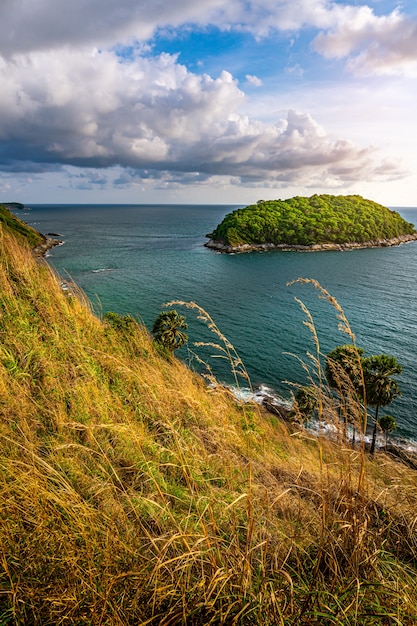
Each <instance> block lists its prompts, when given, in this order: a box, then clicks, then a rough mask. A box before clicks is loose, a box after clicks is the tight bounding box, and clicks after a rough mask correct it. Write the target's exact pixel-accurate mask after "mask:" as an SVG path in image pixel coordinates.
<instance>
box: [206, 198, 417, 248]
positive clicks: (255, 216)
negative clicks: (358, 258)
mask: <svg viewBox="0 0 417 626" xmlns="http://www.w3.org/2000/svg"><path fill="white" fill-rule="evenodd" d="M207 237H208V238H209V241H208V242H206V243H205V246H206V247H208V248H212V249H214V250H217V251H219V252H225V253H236V252H251V251H254V250H259V251H268V250H303V251H317V250H348V249H353V248H369V247H386V246H395V245H399V244H402V243H406V242H409V241H415V240H417V231H416V230H415V228H414V224H411V223H410V222H407V221H406V220H405V219H404V218H402V217H401V215H400V214H399V213H397V212H396V211H392V210H391V209H388V208H387V207H385V206H382V205H381V204H378V203H376V202H373V201H372V200H366V199H364V198H362V197H361V196H359V195H350V196H334V195H326V194H323V195H313V196H311V197H309V198H308V197H300V196H295V197H293V198H290V199H288V200H259V201H258V202H257V203H256V204H252V205H250V206H247V207H245V208H241V209H236V210H235V211H233V212H232V213H228V214H227V215H226V217H225V218H224V219H223V221H222V222H221V223H220V224H219V225H218V226H217V227H216V228H215V230H214V231H213V232H212V233H210V234H208V235H207Z"/></svg>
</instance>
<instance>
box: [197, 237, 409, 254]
mask: <svg viewBox="0 0 417 626" xmlns="http://www.w3.org/2000/svg"><path fill="white" fill-rule="evenodd" d="M410 241H417V233H413V234H411V235H399V236H398V237H393V238H392V239H376V240H374V241H364V242H362V243H356V242H350V243H316V244H312V245H311V246H302V245H289V244H286V243H279V244H274V243H259V244H249V243H245V244H242V245H240V246H230V245H228V244H225V243H222V242H221V241H213V240H210V241H207V242H206V243H205V244H204V245H205V246H206V248H211V249H212V250H216V251H217V252H223V253H225V254H239V253H242V252H268V251H270V250H280V251H282V252H290V251H299V252H323V251H327V250H338V251H343V250H358V249H362V248H389V247H391V246H399V245H401V244H403V243H409V242H410Z"/></svg>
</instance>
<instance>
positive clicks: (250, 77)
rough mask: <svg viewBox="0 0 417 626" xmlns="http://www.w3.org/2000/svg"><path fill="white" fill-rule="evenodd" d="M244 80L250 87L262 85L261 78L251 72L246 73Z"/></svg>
mask: <svg viewBox="0 0 417 626" xmlns="http://www.w3.org/2000/svg"><path fill="white" fill-rule="evenodd" d="M245 78H246V81H247V82H248V84H249V85H251V86H252V87H262V84H263V83H262V80H261V79H260V78H258V76H253V75H252V74H246V76H245Z"/></svg>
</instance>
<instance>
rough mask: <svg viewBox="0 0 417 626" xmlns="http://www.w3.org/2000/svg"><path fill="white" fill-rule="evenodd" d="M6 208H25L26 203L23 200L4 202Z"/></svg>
mask: <svg viewBox="0 0 417 626" xmlns="http://www.w3.org/2000/svg"><path fill="white" fill-rule="evenodd" d="M2 205H3V206H5V207H6V209H24V208H25V205H24V204H22V203H21V202H2Z"/></svg>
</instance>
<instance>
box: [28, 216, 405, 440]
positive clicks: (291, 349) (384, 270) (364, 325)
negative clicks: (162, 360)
mask: <svg viewBox="0 0 417 626" xmlns="http://www.w3.org/2000/svg"><path fill="white" fill-rule="evenodd" d="M233 208H236V207H235V206H230V205H227V206H226V205H225V206H206V205H186V206H179V205H177V206H173V205H171V206H166V205H155V206H149V205H146V206H145V205H132V206H127V205H118V206H111V205H105V206H101V205H100V206H99V205H75V206H67V205H31V211H27V212H25V213H22V212H21V211H18V212H17V214H18V215H19V216H20V217H22V218H23V219H25V220H26V221H27V222H28V223H30V224H31V225H33V226H34V227H35V228H37V229H38V230H40V231H41V232H43V233H50V232H53V233H59V234H60V236H61V238H62V239H63V240H64V242H65V243H64V245H62V246H59V247H57V248H54V249H53V250H52V251H51V253H50V255H49V258H48V261H49V262H50V263H51V265H52V266H53V267H55V268H56V269H57V270H58V272H59V273H60V274H61V276H63V277H64V278H65V277H66V276H68V275H69V276H71V277H72V278H73V279H74V280H75V281H76V282H77V283H78V285H79V286H80V287H82V289H83V290H84V291H85V292H86V294H87V295H88V296H89V298H90V299H91V300H92V302H93V305H94V308H95V310H96V311H97V313H98V314H102V313H104V312H106V311H109V310H112V311H117V312H118V313H121V314H126V313H130V314H133V315H135V316H137V317H140V318H141V319H142V320H143V321H144V323H145V324H146V325H147V326H148V327H150V326H151V325H152V322H153V320H154V319H155V318H156V316H157V315H158V313H159V311H160V310H161V309H162V307H163V303H165V302H167V301H169V300H173V299H175V300H185V301H195V302H197V303H198V304H199V305H200V306H202V307H203V308H205V309H206V310H207V311H208V312H209V313H210V315H211V316H212V317H213V318H214V320H215V322H216V323H217V324H218V326H219V328H220V329H221V330H222V332H223V333H224V334H225V335H226V336H227V337H228V339H229V340H230V341H231V342H232V343H233V345H234V346H235V348H236V349H237V351H238V353H239V355H240V356H241V357H242V359H243V361H244V363H245V365H246V368H247V370H248V373H249V375H250V378H251V380H252V383H253V385H266V386H267V387H269V388H271V389H272V390H274V392H276V393H277V394H280V395H281V396H283V397H287V398H288V397H289V395H290V394H289V386H288V384H287V383H286V382H285V381H293V382H304V381H305V373H304V371H303V368H302V367H301V365H300V363H299V361H298V359H297V358H296V356H294V355H297V357H301V358H302V359H306V358H307V357H306V353H307V351H314V345H313V342H312V339H311V334H310V332H309V330H308V329H307V328H306V326H305V325H304V324H303V320H304V319H305V315H304V313H303V312H302V310H301V308H300V305H299V303H298V302H297V301H296V300H295V298H299V299H301V300H302V301H303V302H304V304H305V305H306V306H307V307H308V309H309V310H310V312H311V314H312V315H313V317H314V320H315V323H316V327H317V330H318V334H319V339H320V342H321V348H322V351H323V352H324V353H326V352H328V351H330V350H332V349H333V348H334V347H335V346H336V345H339V344H342V343H346V341H347V337H346V336H345V335H343V333H341V332H340V331H339V330H338V320H337V319H336V315H335V311H334V309H333V308H332V307H331V306H330V305H329V303H328V302H326V301H324V300H322V299H320V298H318V293H317V291H316V290H315V289H314V288H313V287H312V286H311V285H300V284H295V285H292V286H288V285H287V283H288V282H289V281H293V280H295V279H297V278H298V277H304V278H314V279H316V280H318V281H319V282H320V283H321V285H322V286H323V287H325V288H326V289H327V290H328V291H329V292H330V293H331V294H332V295H333V296H334V297H335V298H336V299H337V300H338V301H339V303H340V304H341V306H342V307H343V309H344V311H345V313H346V315H347V317H348V319H349V322H350V325H351V327H352V329H353V331H354V332H355V334H356V337H357V343H358V345H360V346H362V347H363V348H365V350H366V354H367V355H369V354H378V353H381V352H386V353H388V354H392V355H394V356H396V357H397V359H398V360H399V362H400V363H401V364H402V365H403V368H404V370H403V374H402V375H401V377H399V379H398V380H399V383H400V387H401V389H402V392H403V395H402V396H401V397H400V398H398V399H397V400H395V402H394V403H392V405H390V406H389V407H387V408H386V412H389V413H391V414H393V415H394V417H395V419H396V420H397V422H398V424H399V431H398V433H399V435H400V436H402V437H405V438H411V439H417V419H416V418H417V416H416V409H415V404H414V402H415V399H416V398H417V376H416V371H415V356H416V354H417V320H416V312H417V288H416V275H417V243H414V242H413V243H410V244H407V245H403V246H400V247H394V248H384V249H368V250H355V251H349V252H319V253H308V252H303V253H302V252H269V253H251V254H242V255H221V254H218V253H216V252H213V251H211V250H208V249H207V248H205V247H204V245H203V244H204V242H205V241H206V239H205V235H206V233H208V232H210V231H211V230H213V229H214V227H215V226H216V225H217V224H218V223H219V221H221V219H222V218H223V217H224V215H225V214H226V213H228V212H229V211H230V210H232V209H233ZM397 210H398V211H399V212H400V213H401V214H402V215H403V216H404V217H405V218H406V219H407V220H408V221H411V222H413V223H417V209H401V208H399V209H398V208H397ZM176 308H177V309H179V308H180V307H176ZM182 312H183V313H184V314H185V315H186V317H187V321H188V322H189V338H190V342H189V347H190V348H191V349H192V350H193V351H195V352H197V348H194V347H193V346H192V342H194V341H200V340H207V339H211V340H212V339H213V337H212V336H210V335H208V334H207V330H206V329H205V327H204V325H203V324H202V323H201V322H199V321H198V320H196V316H195V314H194V313H193V312H191V311H187V310H185V309H184V311H182ZM198 353H199V354H201V351H200V352H198ZM212 353H213V351H209V352H207V350H206V352H205V353H203V355H202V356H204V358H205V359H209V360H210V364H211V366H212V368H213V370H214V372H215V373H216V375H217V377H218V378H219V379H220V380H222V381H224V382H228V383H229V382H231V381H232V378H231V374H230V371H229V367H228V366H227V364H226V363H225V362H224V361H222V360H221V359H218V358H211V354H212ZM181 356H182V358H184V359H185V360H188V361H189V362H190V364H191V365H193V364H195V361H193V360H192V355H191V353H190V352H189V349H187V350H185V349H182V351H181ZM307 360H308V359H307ZM243 385H244V382H243Z"/></svg>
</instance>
